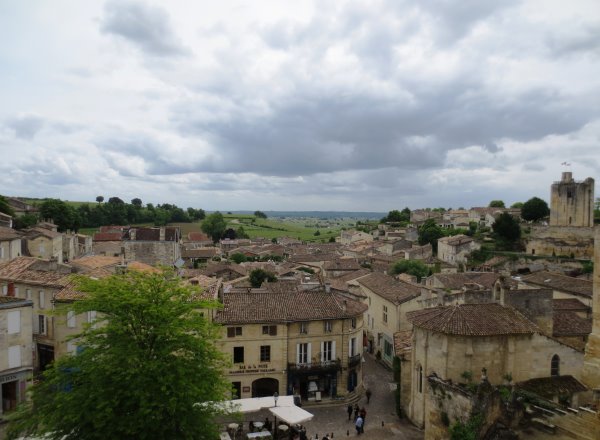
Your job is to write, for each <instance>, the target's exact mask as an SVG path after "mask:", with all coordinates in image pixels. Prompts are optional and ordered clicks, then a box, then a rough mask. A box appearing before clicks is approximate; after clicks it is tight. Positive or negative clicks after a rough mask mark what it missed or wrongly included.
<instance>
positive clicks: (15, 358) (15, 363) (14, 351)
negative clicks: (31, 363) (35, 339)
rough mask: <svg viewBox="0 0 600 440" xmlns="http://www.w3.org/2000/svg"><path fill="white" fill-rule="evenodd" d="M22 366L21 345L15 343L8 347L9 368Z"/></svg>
mask: <svg viewBox="0 0 600 440" xmlns="http://www.w3.org/2000/svg"><path fill="white" fill-rule="evenodd" d="M20 366H21V346H20V345H13V346H12V347H8V368H18V367H20Z"/></svg>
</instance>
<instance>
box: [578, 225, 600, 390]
mask: <svg viewBox="0 0 600 440" xmlns="http://www.w3.org/2000/svg"><path fill="white" fill-rule="evenodd" d="M592 316H593V324H592V333H590V336H589V338H588V341H587V344H586V346H585V357H584V358H583V371H582V373H581V380H582V382H583V383H584V384H586V385H587V386H588V387H589V388H591V389H593V390H594V391H595V394H596V399H598V398H599V397H600V395H599V394H598V393H599V392H600V227H597V228H596V230H595V239H594V294H593V299H592Z"/></svg>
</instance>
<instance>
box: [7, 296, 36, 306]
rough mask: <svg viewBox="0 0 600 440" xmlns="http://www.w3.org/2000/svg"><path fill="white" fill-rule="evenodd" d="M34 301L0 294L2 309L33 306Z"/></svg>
mask: <svg viewBox="0 0 600 440" xmlns="http://www.w3.org/2000/svg"><path fill="white" fill-rule="evenodd" d="M32 305H33V302H32V301H30V300H27V299H22V298H16V297H14V296H0V309H12V308H15V307H27V306H32Z"/></svg>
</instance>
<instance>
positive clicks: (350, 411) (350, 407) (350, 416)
mask: <svg viewBox="0 0 600 440" xmlns="http://www.w3.org/2000/svg"><path fill="white" fill-rule="evenodd" d="M352 411H353V410H352V404H351V403H349V404H348V420H350V419H351V418H352Z"/></svg>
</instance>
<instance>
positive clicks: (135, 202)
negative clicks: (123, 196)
mask: <svg viewBox="0 0 600 440" xmlns="http://www.w3.org/2000/svg"><path fill="white" fill-rule="evenodd" d="M131 204H132V205H133V206H135V207H136V208H141V207H142V199H140V198H137V197H136V198H135V199H131Z"/></svg>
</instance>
